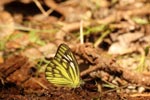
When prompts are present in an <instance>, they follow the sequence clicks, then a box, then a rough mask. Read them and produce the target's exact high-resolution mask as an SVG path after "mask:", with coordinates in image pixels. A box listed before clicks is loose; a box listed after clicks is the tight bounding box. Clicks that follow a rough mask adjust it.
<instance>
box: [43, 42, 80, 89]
mask: <svg viewBox="0 0 150 100" xmlns="http://www.w3.org/2000/svg"><path fill="white" fill-rule="evenodd" d="M45 72H46V79H47V80H48V81H49V82H51V83H53V84H55V85H60V86H68V87H73V88H75V87H78V86H79V85H80V76H79V68H78V64H77V61H76V59H75V57H74V55H73V53H72V52H71V50H70V48H69V47H68V46H67V45H65V44H61V45H60V46H59V47H58V50H57V53H56V55H55V57H54V58H53V59H51V60H50V63H49V65H48V66H47V68H46V71H45Z"/></svg>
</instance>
